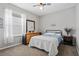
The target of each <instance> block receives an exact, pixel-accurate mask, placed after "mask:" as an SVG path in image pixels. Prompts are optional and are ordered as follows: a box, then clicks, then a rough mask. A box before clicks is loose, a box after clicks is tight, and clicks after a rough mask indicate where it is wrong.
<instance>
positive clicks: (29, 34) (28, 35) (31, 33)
mask: <svg viewBox="0 0 79 59" xmlns="http://www.w3.org/2000/svg"><path fill="white" fill-rule="evenodd" d="M37 35H41V33H40V32H27V33H26V44H29V42H30V39H31V37H33V36H37Z"/></svg>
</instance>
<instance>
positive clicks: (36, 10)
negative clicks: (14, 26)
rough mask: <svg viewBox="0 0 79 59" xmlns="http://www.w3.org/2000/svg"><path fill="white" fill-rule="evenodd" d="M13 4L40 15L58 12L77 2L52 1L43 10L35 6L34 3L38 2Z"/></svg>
mask: <svg viewBox="0 0 79 59" xmlns="http://www.w3.org/2000/svg"><path fill="white" fill-rule="evenodd" d="M13 4H14V5H16V6H18V7H20V8H22V9H25V10H27V11H29V12H31V13H33V14H35V15H38V16H42V15H46V14H49V13H53V12H57V11H60V10H63V9H66V8H70V7H73V6H75V5H76V4H75V3H51V5H50V6H45V7H44V9H43V10H40V9H39V7H33V5H35V4H37V3H13Z"/></svg>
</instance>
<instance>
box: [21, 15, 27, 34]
mask: <svg viewBox="0 0 79 59" xmlns="http://www.w3.org/2000/svg"><path fill="white" fill-rule="evenodd" d="M21 22H22V34H25V33H26V16H25V15H24V14H21Z"/></svg>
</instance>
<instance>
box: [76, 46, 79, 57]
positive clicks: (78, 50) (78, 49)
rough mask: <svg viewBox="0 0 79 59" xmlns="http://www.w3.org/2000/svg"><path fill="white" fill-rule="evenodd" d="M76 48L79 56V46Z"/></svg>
mask: <svg viewBox="0 0 79 59" xmlns="http://www.w3.org/2000/svg"><path fill="white" fill-rule="evenodd" d="M76 49H77V52H78V56H79V48H78V47H76Z"/></svg>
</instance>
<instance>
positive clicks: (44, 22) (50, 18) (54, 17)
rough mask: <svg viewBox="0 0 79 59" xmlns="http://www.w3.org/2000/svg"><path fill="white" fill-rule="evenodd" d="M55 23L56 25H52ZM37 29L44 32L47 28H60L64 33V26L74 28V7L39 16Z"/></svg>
mask: <svg viewBox="0 0 79 59" xmlns="http://www.w3.org/2000/svg"><path fill="white" fill-rule="evenodd" d="M52 24H55V25H56V26H52ZM39 27H40V28H39V31H41V32H45V30H47V29H51V30H56V29H57V30H62V31H63V34H64V35H66V33H65V31H64V28H66V27H69V28H73V29H75V27H76V21H75V7H72V8H68V9H65V10H61V11H58V12H55V13H51V14H48V15H45V16H42V17H41V18H40V26H39Z"/></svg>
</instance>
